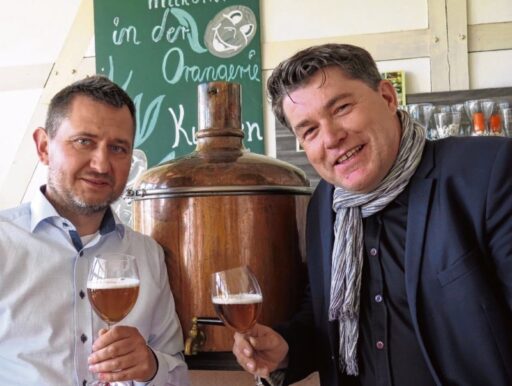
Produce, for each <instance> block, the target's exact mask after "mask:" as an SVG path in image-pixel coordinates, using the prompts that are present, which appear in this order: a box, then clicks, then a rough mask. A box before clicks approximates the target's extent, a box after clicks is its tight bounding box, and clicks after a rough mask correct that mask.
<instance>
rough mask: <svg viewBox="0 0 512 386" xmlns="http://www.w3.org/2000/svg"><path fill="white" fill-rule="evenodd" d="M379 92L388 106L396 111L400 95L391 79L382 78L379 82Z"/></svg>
mask: <svg viewBox="0 0 512 386" xmlns="http://www.w3.org/2000/svg"><path fill="white" fill-rule="evenodd" d="M379 92H380V94H381V95H382V97H383V98H384V100H385V101H386V103H387V105H388V108H390V109H391V110H393V112H396V110H397V108H398V97H397V95H396V90H395V88H394V87H393V84H392V83H391V82H390V81H389V80H381V81H380V83H379Z"/></svg>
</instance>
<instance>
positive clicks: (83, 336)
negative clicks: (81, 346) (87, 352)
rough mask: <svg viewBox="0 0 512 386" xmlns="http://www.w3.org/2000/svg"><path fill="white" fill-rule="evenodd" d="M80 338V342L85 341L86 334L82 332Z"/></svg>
mask: <svg viewBox="0 0 512 386" xmlns="http://www.w3.org/2000/svg"><path fill="white" fill-rule="evenodd" d="M80 340H81V341H82V343H85V342H87V335H85V334H82V336H81V337H80Z"/></svg>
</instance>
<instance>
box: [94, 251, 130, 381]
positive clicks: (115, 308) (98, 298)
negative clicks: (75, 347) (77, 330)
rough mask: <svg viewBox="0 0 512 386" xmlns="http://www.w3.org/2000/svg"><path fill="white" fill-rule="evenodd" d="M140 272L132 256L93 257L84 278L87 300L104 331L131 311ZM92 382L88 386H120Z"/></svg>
mask: <svg viewBox="0 0 512 386" xmlns="http://www.w3.org/2000/svg"><path fill="white" fill-rule="evenodd" d="M139 287H140V280H139V272H138V269H137V262H136V261H135V257H134V256H130V255H126V254H122V253H106V254H102V255H99V256H95V257H94V258H93V260H92V263H91V266H90V268H89V276H88V278H87V296H88V298H89V302H90V303H91V306H92V308H93V310H94V311H95V312H96V314H97V315H98V316H99V317H100V318H101V319H102V320H103V321H104V322H105V323H106V324H107V330H108V329H109V328H110V327H111V326H112V325H113V324H115V323H117V322H120V321H121V320H122V319H123V318H124V317H125V316H126V315H128V313H129V312H130V311H131V309H132V308H133V306H134V305H135V302H136V301H137V297H138V295H139ZM122 384H123V383H121V382H105V383H104V382H101V381H94V382H93V383H90V384H89V386H107V385H112V386H113V385H122Z"/></svg>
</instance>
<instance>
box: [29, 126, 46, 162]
mask: <svg viewBox="0 0 512 386" xmlns="http://www.w3.org/2000/svg"><path fill="white" fill-rule="evenodd" d="M32 138H34V142H35V144H36V150H37V155H38V156H39V161H41V162H42V163H43V164H45V165H48V146H49V138H48V133H47V132H46V130H45V129H44V128H42V127H38V128H37V129H35V131H34V133H32Z"/></svg>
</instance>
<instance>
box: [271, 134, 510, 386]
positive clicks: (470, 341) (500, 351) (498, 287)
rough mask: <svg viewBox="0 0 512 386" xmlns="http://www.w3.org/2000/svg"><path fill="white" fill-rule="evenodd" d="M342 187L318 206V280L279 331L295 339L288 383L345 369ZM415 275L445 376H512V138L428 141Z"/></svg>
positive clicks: (421, 313) (312, 248)
mask: <svg viewBox="0 0 512 386" xmlns="http://www.w3.org/2000/svg"><path fill="white" fill-rule="evenodd" d="M332 193H333V186H332V185H330V184H327V183H326V182H324V181H322V182H321V183H320V184H319V186H318V187H317V189H316V191H315V193H314V194H313V197H312V199H311V201H310V205H309V208H308V223H307V257H308V274H309V288H308V294H307V297H306V300H305V302H304V304H303V307H302V308H301V311H300V312H299V313H298V314H297V315H296V316H295V317H294V318H293V320H292V321H291V322H290V323H289V324H288V325H287V326H284V327H282V328H279V329H278V330H279V331H280V332H281V333H282V335H283V336H284V337H285V339H286V340H287V341H288V344H289V345H290V352H289V358H290V360H289V368H288V371H287V378H286V379H287V380H286V384H288V383H292V382H295V381H297V380H299V379H301V378H303V377H305V376H307V375H308V374H309V373H310V372H313V371H319V372H320V379H321V384H322V385H325V386H337V385H349V384H350V383H351V381H350V379H352V378H351V377H347V376H343V375H340V374H339V372H338V370H337V363H338V332H337V323H336V322H329V321H328V316H327V311H328V308H329V292H330V279H331V251H332V244H333V240H334V235H333V223H334V218H335V216H334V212H333V210H332ZM405 281H406V292H407V299H408V305H409V310H410V313H411V318H412V323H413V327H414V331H415V334H416V337H417V339H418V342H419V345H420V349H421V352H422V354H423V356H424V358H425V362H426V364H427V366H428V368H429V370H430V372H431V374H432V377H433V379H434V380H435V382H436V383H437V384H438V385H458V386H459V385H493V386H500V385H503V386H506V385H508V386H509V385H512V140H511V139H504V138H494V137H485V138H449V139H445V140H440V141H435V142H427V144H426V146H425V150H424V153H423V158H422V161H421V163H420V165H419V167H418V169H417V171H416V173H415V175H414V176H413V178H412V179H411V181H410V184H409V206H408V216H407V239H406V248H405Z"/></svg>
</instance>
